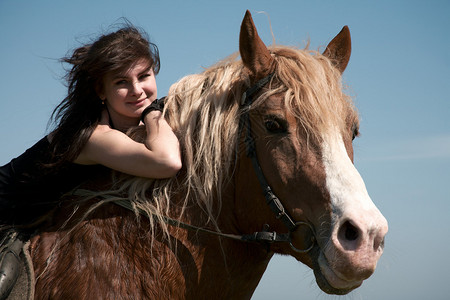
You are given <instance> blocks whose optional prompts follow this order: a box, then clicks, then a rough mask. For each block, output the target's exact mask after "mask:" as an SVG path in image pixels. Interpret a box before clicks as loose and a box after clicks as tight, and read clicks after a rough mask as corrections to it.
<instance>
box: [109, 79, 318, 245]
mask: <svg viewBox="0 0 450 300" xmlns="http://www.w3.org/2000/svg"><path fill="white" fill-rule="evenodd" d="M273 75H274V74H273V73H271V74H269V75H268V76H266V77H264V78H263V79H261V80H259V81H258V82H256V83H255V84H254V85H253V86H252V87H250V88H249V89H248V90H247V91H246V92H244V94H243V95H242V98H241V103H240V105H241V107H248V108H250V107H251V104H252V102H253V98H252V96H253V95H254V94H255V93H257V92H258V91H259V90H260V89H261V88H263V87H264V86H265V85H266V84H267V83H269V81H270V80H271V79H272V77H273ZM242 127H245V129H246V133H247V134H246V136H245V145H246V150H247V156H248V157H249V158H250V159H251V161H252V165H253V168H254V170H255V173H256V176H257V178H258V181H259V183H260V185H261V187H262V189H263V193H264V197H265V199H266V203H267V204H268V205H269V207H270V209H271V210H272V212H273V213H274V214H275V216H276V218H277V219H279V220H281V221H282V222H283V224H284V225H285V226H286V227H287V229H288V232H287V233H277V232H275V231H269V225H268V224H265V225H264V227H263V230H262V231H258V232H254V233H252V234H243V235H237V234H227V233H222V232H219V231H213V230H209V229H206V228H201V227H197V226H193V225H190V224H187V223H184V222H181V221H179V220H176V219H173V218H169V217H167V216H160V215H156V214H152V217H154V218H156V217H160V218H161V219H162V220H163V221H164V222H165V223H166V224H168V225H171V226H176V227H179V228H183V229H187V230H192V231H196V232H202V233H207V234H212V235H216V236H220V237H224V238H228V239H232V240H238V241H244V242H263V243H269V244H271V243H289V246H290V247H291V248H292V250H294V251H295V252H297V253H306V252H308V251H310V250H311V249H312V248H313V247H314V244H315V233H314V229H313V227H312V226H311V225H310V224H309V223H306V222H294V221H293V220H292V218H291V217H290V216H289V215H288V214H287V212H286V210H285V208H284V206H283V204H282V203H281V201H280V199H278V197H277V196H275V194H274V193H273V192H272V189H271V188H270V186H269V184H268V183H267V180H266V178H265V176H264V174H263V172H262V169H261V166H260V165H259V162H258V158H257V156H256V147H255V139H254V138H253V135H252V133H251V123H250V115H249V110H247V111H246V112H245V113H243V114H242V115H241V119H240V120H239V132H241V129H242ZM114 203H115V204H118V205H120V206H122V207H124V208H126V209H128V210H131V211H134V209H133V206H132V204H131V203H130V201H129V200H115V201H114ZM139 213H140V214H142V215H145V216H147V213H146V212H144V211H139ZM300 226H306V227H308V228H309V229H310V230H311V232H312V233H313V235H312V237H311V245H310V246H309V247H308V248H306V249H298V248H296V247H295V246H294V245H293V244H292V234H293V233H294V232H295V231H296V230H297V229H298V228H299V227H300Z"/></svg>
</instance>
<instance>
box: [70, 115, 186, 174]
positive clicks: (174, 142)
mask: <svg viewBox="0 0 450 300" xmlns="http://www.w3.org/2000/svg"><path fill="white" fill-rule="evenodd" d="M145 126H146V130H147V138H146V139H145V143H144V144H141V143H138V142H135V141H133V140H132V139H131V138H129V137H128V136H127V135H125V134H124V133H122V132H120V131H118V130H115V129H111V128H110V127H109V126H108V125H106V124H99V125H98V126H97V128H96V129H95V130H94V132H93V133H92V135H91V137H90V138H89V141H88V142H87V144H86V146H85V147H84V148H83V150H82V152H81V153H80V155H79V157H78V158H77V159H76V160H75V163H79V164H102V165H104V166H106V167H109V168H111V169H114V170H117V171H120V172H123V173H127V174H131V175H135V176H141V177H148V178H168V177H172V176H174V175H176V173H177V172H178V171H179V170H180V169H181V154H180V146H179V142H178V139H177V137H176V136H175V134H174V133H173V131H172V129H171V128H170V126H169V124H167V122H166V120H165V119H164V118H163V116H162V113H161V112H159V111H152V112H150V113H149V114H148V115H147V116H146V117H145Z"/></svg>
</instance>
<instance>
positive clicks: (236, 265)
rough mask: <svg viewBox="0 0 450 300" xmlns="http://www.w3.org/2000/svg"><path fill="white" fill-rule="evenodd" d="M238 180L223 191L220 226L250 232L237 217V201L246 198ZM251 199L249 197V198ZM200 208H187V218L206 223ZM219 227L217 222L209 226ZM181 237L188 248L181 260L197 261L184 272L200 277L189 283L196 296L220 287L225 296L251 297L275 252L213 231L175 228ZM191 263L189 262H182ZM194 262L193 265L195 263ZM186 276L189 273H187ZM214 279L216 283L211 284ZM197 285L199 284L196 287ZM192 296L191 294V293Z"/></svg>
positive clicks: (227, 230) (233, 231) (213, 292)
mask: <svg viewBox="0 0 450 300" xmlns="http://www.w3.org/2000/svg"><path fill="white" fill-rule="evenodd" d="M237 191H238V190H237V189H236V184H235V183H230V184H229V185H228V186H227V187H226V188H225V189H224V192H223V196H222V206H221V209H220V214H219V217H218V219H217V226H218V228H220V231H221V232H223V233H231V234H237V235H239V234H247V233H249V232H248V231H246V230H245V229H242V228H240V225H239V223H240V221H239V220H238V219H237V218H238V214H236V203H238V202H239V201H242V200H244V199H241V198H240V196H239V195H238V194H239V193H237ZM246 200H249V199H246ZM199 214H202V211H201V209H200V208H198V207H197V208H196V209H193V208H191V209H190V210H188V211H187V212H186V217H185V222H186V223H189V224H196V225H198V226H202V224H201V223H202V221H199V220H201V218H199V217H198V215H199ZM207 227H208V228H209V229H211V230H214V231H216V228H215V226H212V225H210V226H207ZM172 231H173V232H176V233H175V234H174V235H176V236H177V240H178V241H181V240H184V241H183V242H182V243H183V247H185V249H188V251H187V252H186V253H184V255H182V256H184V257H183V258H182V257H178V261H184V262H186V261H189V260H193V261H195V267H193V268H192V269H191V270H189V271H186V270H185V271H184V272H183V273H186V272H188V273H190V276H194V277H197V278H198V280H197V283H196V284H193V283H192V282H191V285H190V287H189V286H186V290H187V294H190V293H193V294H192V297H193V298H195V296H198V295H201V297H202V298H203V297H204V298H205V299H207V298H211V299H214V298H217V291H220V293H221V296H223V298H224V299H250V297H251V295H252V294H253V292H254V290H255V289H256V287H257V285H258V283H259V281H260V280H261V278H262V276H263V273H264V271H265V270H266V268H267V265H268V263H269V261H270V259H271V257H272V255H273V253H272V252H270V251H267V249H266V248H265V247H264V246H263V245H260V244H256V243H247V242H242V241H235V240H230V239H227V238H219V237H217V236H215V235H213V234H209V233H200V232H197V233H196V232H192V231H186V230H180V229H174V228H172ZM180 265H184V266H187V264H183V263H182V264H180ZM191 266H192V265H191ZM185 277H186V276H185ZM212 282H213V284H211V283H212ZM193 287H195V288H193ZM188 298H190V297H188Z"/></svg>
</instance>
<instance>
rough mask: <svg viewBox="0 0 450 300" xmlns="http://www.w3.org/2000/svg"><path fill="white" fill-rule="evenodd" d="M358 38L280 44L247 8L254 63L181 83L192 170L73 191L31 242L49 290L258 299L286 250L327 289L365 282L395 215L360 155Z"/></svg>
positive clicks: (223, 66)
mask: <svg viewBox="0 0 450 300" xmlns="http://www.w3.org/2000/svg"><path fill="white" fill-rule="evenodd" d="M350 48H351V46H350V33H349V30H348V28H347V27H344V29H343V30H342V31H341V32H340V33H339V34H338V35H337V36H336V37H335V38H334V39H333V40H332V41H331V42H330V44H329V45H328V46H327V48H326V50H325V51H324V53H323V54H320V53H318V52H315V51H311V50H308V49H305V50H299V49H295V48H291V47H284V46H273V47H269V48H267V47H266V46H265V45H264V43H263V42H262V41H261V39H260V38H259V36H258V33H257V31H256V28H255V26H254V23H253V20H252V18H251V15H250V13H249V12H247V13H246V15H245V17H244V20H243V22H242V26H241V32H240V39H239V50H240V56H241V58H242V60H239V59H237V54H236V55H233V56H231V57H229V58H227V59H226V60H224V61H222V62H220V63H218V64H217V65H215V66H213V67H211V68H209V69H206V70H205V71H204V72H203V73H201V74H196V75H190V76H187V77H185V78H183V79H181V80H180V81H179V82H177V83H176V84H174V85H173V86H172V87H171V89H170V91H169V95H168V97H167V100H166V108H165V114H166V116H167V119H168V121H169V122H170V124H171V126H172V127H173V128H174V130H175V131H176V132H177V134H178V136H179V138H180V142H181V145H182V148H183V160H184V168H183V170H182V171H181V172H180V174H179V175H178V176H177V177H176V178H172V179H170V180H164V181H152V180H146V179H143V178H129V177H124V178H120V180H119V181H117V182H116V184H115V187H114V188H112V187H111V186H110V191H108V192H106V193H105V194H104V195H102V196H98V197H97V199H94V201H93V200H92V199H91V200H89V201H85V202H74V201H73V199H72V200H71V201H66V202H64V203H70V205H69V204H67V205H62V207H61V209H60V211H59V213H58V214H56V216H55V218H54V220H53V223H52V224H51V225H49V226H47V227H45V228H43V229H42V232H41V233H40V234H39V235H37V236H35V237H34V238H33V239H32V242H31V246H30V251H31V257H32V260H33V264H34V268H35V273H36V293H35V297H36V299H249V298H250V297H251V296H252V294H253V292H254V290H255V289H256V287H257V285H258V282H259V281H260V279H261V277H262V275H263V273H264V271H265V269H266V267H267V265H268V263H269V260H270V259H271V257H272V256H273V255H274V254H275V253H277V254H285V255H291V256H293V257H295V258H296V259H297V260H299V261H301V262H303V263H305V264H306V265H308V266H309V267H311V268H312V269H313V270H314V274H315V276H316V281H317V283H318V285H319V287H320V288H321V289H322V290H323V291H325V292H326V293H331V294H345V293H348V292H350V291H351V290H353V289H355V288H356V287H358V286H360V285H361V284H362V282H363V280H365V279H367V278H368V277H369V276H370V275H371V274H372V273H373V272H374V270H375V267H376V264H377V261H378V259H379V257H380V255H381V254H382V252H383V246H384V236H385V234H386V233H387V222H386V220H385V218H384V217H383V216H382V215H381V213H380V212H379V211H378V209H377V208H376V207H375V205H374V204H373V203H372V201H371V199H370V197H369V195H368V193H367V191H366V188H365V186H364V182H363V180H362V179H361V177H360V175H359V173H358V172H357V171H356V169H355V167H354V165H353V162H352V161H353V148H352V139H353V138H354V137H355V136H356V135H357V133H358V125H359V124H358V116H357V113H356V111H355V108H354V107H353V105H352V102H351V100H350V99H349V97H348V96H346V95H345V94H344V92H343V91H342V83H341V80H342V78H341V73H342V72H343V71H344V69H345V68H346V66H347V63H348V60H349V57H350ZM135 136H136V138H137V139H138V138H140V137H141V131H140V130H139V129H138V130H137V131H136V132H135ZM123 195H126V197H125V198H127V200H126V201H123V199H122V200H120V199H121V197H123ZM119 200H120V201H119ZM111 202H118V203H119V202H120V203H121V204H122V205H124V206H129V207H130V209H131V210H133V211H134V212H133V211H131V210H127V209H124V208H123V207H121V206H118V205H116V204H115V203H111ZM74 203H76V204H74ZM80 203H81V204H80ZM93 203H94V206H93V207H91V205H93ZM267 204H268V205H267ZM74 207H75V208H76V209H75V210H74ZM68 212H71V214H70V215H71V218H69V220H67V219H68V217H67V216H68Z"/></svg>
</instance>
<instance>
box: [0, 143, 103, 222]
mask: <svg viewBox="0 0 450 300" xmlns="http://www.w3.org/2000/svg"><path fill="white" fill-rule="evenodd" d="M50 162H51V151H50V143H49V141H48V139H47V137H44V138H42V139H41V140H40V141H39V142H37V143H36V144H35V145H33V146H32V147H31V148H29V149H28V150H27V151H25V152H24V153H23V154H22V155H20V156H19V157H17V158H14V159H13V160H11V162H9V163H7V164H6V165H4V166H2V167H1V168H0V225H6V224H8V225H14V224H27V223H30V222H32V221H33V220H35V219H37V218H38V217H40V216H42V215H43V214H45V213H47V212H49V211H50V210H51V209H53V208H54V207H56V205H57V204H58V200H59V198H60V197H61V196H62V195H63V194H65V193H67V192H69V191H71V190H72V189H74V188H75V187H77V186H79V185H80V184H81V183H83V182H86V181H89V180H93V179H94V178H96V177H100V176H107V174H109V169H108V168H106V167H104V166H102V165H79V164H75V163H71V162H68V163H66V164H64V165H63V166H62V167H61V168H58V169H57V170H55V168H50V167H48V166H46V164H48V163H50Z"/></svg>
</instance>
